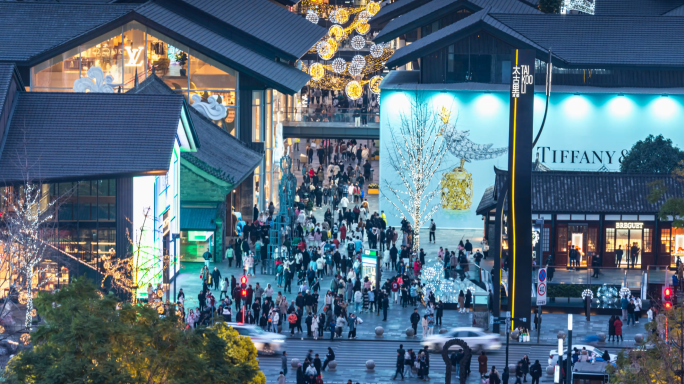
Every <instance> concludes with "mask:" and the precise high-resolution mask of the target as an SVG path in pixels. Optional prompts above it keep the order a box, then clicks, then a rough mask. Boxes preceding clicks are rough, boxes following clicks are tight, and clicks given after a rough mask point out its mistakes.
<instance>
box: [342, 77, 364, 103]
mask: <svg viewBox="0 0 684 384" xmlns="http://www.w3.org/2000/svg"><path fill="white" fill-rule="evenodd" d="M344 90H345V92H346V93H347V96H348V97H349V98H350V99H352V100H358V99H359V98H360V97H361V96H362V95H363V87H362V86H361V84H359V82H358V81H356V80H354V81H350V82H349V83H348V84H347V86H346V87H345V88H344Z"/></svg>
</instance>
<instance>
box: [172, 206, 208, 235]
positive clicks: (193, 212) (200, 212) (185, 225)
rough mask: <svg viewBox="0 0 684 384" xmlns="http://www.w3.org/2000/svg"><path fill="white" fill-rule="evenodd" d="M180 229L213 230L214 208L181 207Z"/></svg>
mask: <svg viewBox="0 0 684 384" xmlns="http://www.w3.org/2000/svg"><path fill="white" fill-rule="evenodd" d="M180 212H181V213H180V229H181V231H215V230H216V224H215V223H214V220H215V219H216V216H217V215H216V213H217V212H216V208H181V210H180Z"/></svg>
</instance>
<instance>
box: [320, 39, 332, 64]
mask: <svg viewBox="0 0 684 384" xmlns="http://www.w3.org/2000/svg"><path fill="white" fill-rule="evenodd" d="M316 50H317V51H318V56H320V57H321V59H323V60H330V59H331V58H332V57H333V56H334V55H335V52H334V51H333V50H332V48H331V47H330V44H328V42H327V41H321V42H319V43H318V44H316Z"/></svg>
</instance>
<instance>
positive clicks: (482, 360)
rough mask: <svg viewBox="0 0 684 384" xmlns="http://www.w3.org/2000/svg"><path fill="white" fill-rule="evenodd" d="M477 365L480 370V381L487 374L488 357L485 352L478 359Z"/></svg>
mask: <svg viewBox="0 0 684 384" xmlns="http://www.w3.org/2000/svg"><path fill="white" fill-rule="evenodd" d="M477 364H478V368H479V369H478V371H479V372H480V379H482V378H484V375H485V374H486V373H487V356H486V355H485V353H484V351H482V353H480V356H479V357H478V358H477Z"/></svg>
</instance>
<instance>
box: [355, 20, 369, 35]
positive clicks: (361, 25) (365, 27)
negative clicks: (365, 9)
mask: <svg viewBox="0 0 684 384" xmlns="http://www.w3.org/2000/svg"><path fill="white" fill-rule="evenodd" d="M354 29H356V32H357V33H358V34H360V35H365V34H366V33H368V32H369V31H370V24H368V19H359V21H358V22H357V23H356V28H354Z"/></svg>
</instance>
